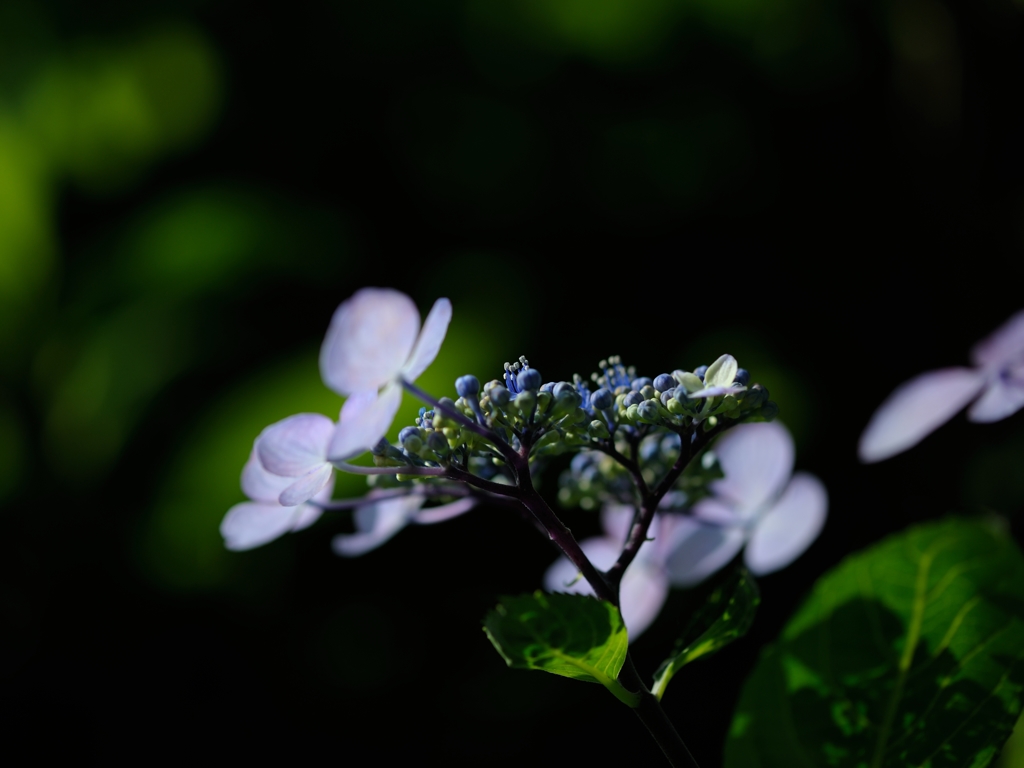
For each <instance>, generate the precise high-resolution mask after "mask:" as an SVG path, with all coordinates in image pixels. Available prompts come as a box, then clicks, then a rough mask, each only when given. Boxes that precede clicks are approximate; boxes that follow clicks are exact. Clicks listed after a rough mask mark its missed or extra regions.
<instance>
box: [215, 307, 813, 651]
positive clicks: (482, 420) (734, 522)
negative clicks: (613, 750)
mask: <svg viewBox="0 0 1024 768" xmlns="http://www.w3.org/2000/svg"><path fill="white" fill-rule="evenodd" d="M450 319H451V304H450V302H449V301H448V300H447V299H439V300H438V301H437V302H436V303H435V304H434V306H433V308H432V309H431V311H430V313H429V314H428V315H427V318H426V320H425V321H424V322H423V324H422V327H421V325H420V316H419V313H418V311H417V310H416V307H415V305H414V304H413V302H412V300H411V299H410V298H409V297H408V296H405V295H404V294H402V293H399V292H398V291H394V290H391V289H383V288H366V289H363V290H361V291H359V292H357V293H356V294H355V295H354V296H352V297H351V298H350V299H348V300H347V301H345V302H344V303H342V304H341V306H339V307H338V309H337V311H336V312H335V313H334V316H333V318H332V319H331V323H330V327H329V328H328V331H327V335H326V338H325V339H324V343H323V347H322V349H321V353H320V371H321V375H322V377H323V380H324V382H325V384H326V385H327V386H328V387H329V388H331V389H332V390H334V391H335V392H337V393H338V394H340V395H344V396H346V398H347V399H346V400H345V401H344V405H343V406H342V408H341V411H340V415H339V418H338V421H337V422H334V421H333V420H331V419H330V418H328V417H327V416H323V415H320V414H310V413H303V414H298V415H295V416H290V417H288V418H286V419H283V420H282V421H279V422H277V423H275V424H272V425H271V426H269V427H267V428H266V429H264V430H263V432H262V433H261V434H260V435H259V436H258V437H257V438H256V441H255V443H254V446H253V450H252V453H251V455H250V458H249V461H248V463H247V464H246V466H245V469H244V470H243V479H242V490H243V491H244V492H245V494H246V495H247V496H248V497H249V498H250V501H248V502H243V503H241V504H237V505H236V506H234V507H233V508H232V509H231V510H230V511H229V512H228V515H227V516H226V517H225V519H224V522H223V524H222V527H221V530H222V533H223V535H224V538H225V543H226V545H227V546H228V547H229V548H231V549H249V548H251V547H255V546H259V545H261V544H264V543H266V542H268V541H270V540H272V539H274V538H276V537H278V536H280V535H283V534H284V533H287V532H290V531H296V530H299V529H301V528H304V527H307V526H308V525H311V524H312V523H313V522H315V521H316V520H317V519H318V518H319V517H320V516H321V514H322V512H323V511H324V510H338V509H344V510H353V511H354V514H353V516H352V520H353V524H354V528H355V531H354V532H352V533H342V534H338V535H337V536H336V537H335V539H334V549H335V551H336V552H337V553H338V554H340V555H343V556H355V555H360V554H363V553H365V552H367V551H369V550H371V549H373V548H375V547H377V546H379V545H381V544H382V543H384V542H385V541H387V540H388V539H390V538H391V537H392V536H394V535H395V534H397V533H398V532H399V531H400V530H401V529H402V528H403V527H405V526H406V525H408V524H410V523H415V524H429V523H435V522H441V521H443V520H447V519H451V518H452V517H455V516H457V515H460V514H463V513H465V512H467V511H468V510H470V509H471V508H473V507H474V506H475V505H477V504H479V503H480V502H481V501H487V502H489V503H492V504H495V503H496V504H504V505H513V506H518V507H519V508H520V509H525V511H527V512H528V513H530V514H532V515H533V517H534V518H535V520H536V522H537V524H538V525H539V527H540V528H541V529H543V530H545V531H546V532H547V533H548V535H549V537H550V538H551V539H552V540H553V541H554V542H555V543H556V545H558V547H559V548H560V549H561V551H562V558H561V559H560V560H559V561H558V563H556V564H555V565H554V566H552V568H551V569H550V570H549V572H548V575H547V577H546V579H545V582H546V584H547V586H548V587H549V588H550V589H552V590H556V591H558V590H563V591H564V590H573V591H586V592H591V593H594V594H597V595H598V596H600V597H602V598H603V599H608V600H610V601H611V602H613V603H614V604H616V605H620V607H621V610H622V612H623V614H624V616H625V617H626V623H627V626H628V627H629V629H630V631H631V633H632V636H634V637H635V636H636V635H638V634H639V633H640V632H642V631H643V629H644V628H645V627H646V626H647V625H648V624H649V623H650V622H651V621H652V620H653V618H654V617H655V616H656V615H657V612H658V609H660V607H661V604H662V603H663V602H664V598H665V595H666V594H667V591H668V589H669V587H670V586H673V585H674V586H688V585H691V584H694V583H696V582H698V581H700V580H701V579H703V578H705V577H707V576H708V575H710V574H711V573H713V572H714V571H716V570H717V569H719V568H721V567H723V566H724V565H726V564H727V563H729V562H730V561H732V560H733V559H734V558H735V557H736V556H737V555H738V554H739V553H740V551H741V550H742V549H743V548H744V546H746V555H745V559H746V563H747V566H748V567H749V568H750V569H751V570H752V571H753V572H755V573H768V572H770V571H772V570H775V569H777V568H780V567H782V566H783V565H785V564H786V563H788V562H789V561H791V560H792V559H793V558H795V557H796V556H798V555H799V554H800V553H801V552H802V551H803V550H804V549H805V548H806V547H807V546H808V545H809V544H810V542H811V541H812V540H813V539H814V538H815V537H816V535H817V533H818V531H819V530H820V528H821V526H822V524H823V522H824V518H825V513H826V507H827V502H826V496H825V492H824V488H823V487H822V486H821V484H820V483H819V482H818V481H817V480H816V479H814V478H811V477H810V476H807V475H797V476H795V477H793V478H792V479H791V477H790V476H791V474H792V467H793V446H792V440H791V439H790V438H789V435H788V433H787V432H786V431H785V429H784V428H783V427H781V426H779V425H778V424H769V423H766V422H769V421H771V419H773V418H774V416H775V414H776V412H777V409H776V406H775V404H774V403H773V402H772V401H771V400H769V397H768V391H767V390H766V389H765V388H764V387H762V386H761V385H760V384H756V383H755V384H752V383H751V382H750V374H749V373H748V372H747V371H745V370H744V369H742V368H740V367H739V365H738V363H737V361H736V359H735V358H733V357H732V356H731V355H722V356H721V357H719V358H718V359H717V360H715V361H714V362H712V363H710V364H708V365H700V366H697V367H695V368H694V369H693V370H684V369H674V370H672V371H671V372H664V373H660V374H658V375H656V376H654V377H647V376H638V375H637V373H636V371H635V370H634V369H633V368H632V367H628V366H626V365H624V364H623V362H622V360H621V359H620V358H618V357H609V358H608V359H606V360H602V361H600V363H599V365H598V370H597V371H596V372H594V373H593V374H591V376H590V377H589V379H586V380H585V379H583V378H582V377H580V376H578V375H575V376H573V377H572V380H571V381H570V380H563V381H547V382H545V381H544V378H543V377H542V376H541V374H540V372H539V371H538V370H537V369H536V368H533V367H532V366H531V365H530V363H529V361H528V360H527V358H526V357H520V358H519V359H518V360H517V361H515V362H512V363H506V364H505V366H504V371H503V373H502V376H501V378H496V379H492V380H490V381H487V382H486V383H484V384H482V385H481V383H480V380H479V379H477V378H476V377H475V376H472V375H465V376H461V377H459V378H458V379H457V380H456V382H455V392H454V394H455V396H456V397H455V398H454V399H452V398H449V397H441V398H439V399H435V398H434V397H433V396H431V395H429V394H428V393H426V392H423V391H422V390H420V389H419V388H418V387H417V386H416V385H415V383H414V382H415V379H416V378H417V377H418V376H419V375H420V374H421V373H422V372H423V371H424V370H425V369H426V367H427V366H428V365H429V364H430V363H431V362H433V360H434V358H435V357H436V356H437V353H438V351H439V349H440V346H441V343H442V341H443V339H444V336H445V333H446V331H447V327H448V323H449V321H450ZM403 390H404V391H407V392H409V393H411V394H413V395H415V396H416V397H418V398H420V399H421V400H422V401H423V402H424V406H423V407H422V408H420V411H419V415H418V417H417V418H416V419H415V423H414V424H412V425H409V426H406V427H404V428H403V429H401V430H400V431H399V433H398V441H397V443H396V444H391V443H390V442H388V441H387V440H386V439H385V437H384V436H385V434H386V433H387V432H388V430H389V429H390V427H391V424H392V422H393V420H394V415H395V413H396V411H397V409H398V405H399V403H400V401H401V397H402V392H403ZM743 422H765V423H759V424H757V423H750V424H745V425H744V426H743V427H741V428H740V429H737V430H736V431H735V432H734V433H732V434H731V435H726V436H723V438H722V440H720V441H719V442H718V443H717V444H715V446H714V447H713V448H711V449H708V450H705V449H707V448H708V446H709V445H710V444H711V443H712V441H714V439H715V438H716V437H717V436H718V435H719V434H721V433H723V432H725V431H726V430H728V429H729V428H730V427H733V426H735V425H737V424H741V423H743ZM367 451H370V452H371V453H372V458H373V466H357V465H354V464H351V463H350V460H351V459H353V458H354V457H356V456H358V455H360V454H363V453H365V452H367ZM564 453H575V454H576V455H575V456H574V457H573V459H572V462H571V465H570V469H569V470H568V471H567V472H565V473H563V476H562V478H561V489H560V493H559V498H560V500H561V502H562V503H563V504H564V505H579V506H581V507H583V508H584V509H596V508H598V507H601V508H602V519H603V521H604V525H605V531H606V535H605V536H604V537H599V538H597V539H590V540H587V541H584V542H582V543H577V542H576V541H575V539H573V538H572V534H571V533H570V532H569V530H568V528H566V527H565V526H564V525H563V524H562V522H561V521H560V520H559V519H558V516H557V515H556V514H555V513H554V511H552V510H551V509H550V508H549V507H548V506H547V505H546V504H545V502H544V501H543V499H542V498H541V497H540V495H539V494H538V493H537V492H536V490H535V489H534V487H533V484H532V475H533V473H534V472H536V471H537V470H538V468H539V466H540V465H542V464H543V463H544V460H546V459H547V458H548V457H552V456H557V455H559V454H564ZM337 470H341V471H347V472H356V473H361V474H365V475H368V480H369V482H370V483H371V485H372V490H371V491H370V492H369V493H368V494H367V495H366V496H364V497H362V498H359V499H349V500H340V501H333V500H331V498H330V493H331V488H332V478H333V476H334V472H335V471H337ZM649 540H652V541H650V543H649V544H648V543H647V542H648V541H649ZM579 574H582V576H583V580H580V579H579V578H578V576H579ZM620 598H621V599H620Z"/></svg>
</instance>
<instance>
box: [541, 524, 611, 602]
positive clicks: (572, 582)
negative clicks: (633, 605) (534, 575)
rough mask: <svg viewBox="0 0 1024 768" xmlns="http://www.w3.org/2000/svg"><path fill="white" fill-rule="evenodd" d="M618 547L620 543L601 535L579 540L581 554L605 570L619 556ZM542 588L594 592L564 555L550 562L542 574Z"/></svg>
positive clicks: (549, 590) (582, 592) (582, 593)
mask: <svg viewBox="0 0 1024 768" xmlns="http://www.w3.org/2000/svg"><path fill="white" fill-rule="evenodd" d="M619 547H620V545H618V544H615V543H613V542H611V541H609V540H608V539H606V538H604V537H603V536H598V537H594V538H590V539H584V540H583V541H581V542H580V549H582V550H583V554H585V555H586V556H587V557H588V558H589V559H590V562H592V563H593V564H594V567H596V568H598V569H599V570H607V569H608V568H611V567H612V565H614V564H615V561H616V560H617V559H618V557H619V551H620V549H619ZM544 588H545V589H546V590H547V591H548V592H569V593H572V594H580V595H592V594H594V590H593V588H592V587H591V586H590V582H588V581H587V580H586V579H584V578H583V577H581V576H580V575H579V570H578V569H577V568H576V566H575V565H573V564H572V562H571V561H570V560H569V558H567V557H566V556H565V555H562V556H561V557H560V558H558V559H557V560H556V561H555V562H554V563H552V564H551V565H550V567H549V568H548V570H547V572H546V573H545V574H544Z"/></svg>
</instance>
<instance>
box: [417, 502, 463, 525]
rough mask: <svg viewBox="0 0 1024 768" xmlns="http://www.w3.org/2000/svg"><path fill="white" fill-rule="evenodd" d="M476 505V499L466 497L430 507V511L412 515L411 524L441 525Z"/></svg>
mask: <svg viewBox="0 0 1024 768" xmlns="http://www.w3.org/2000/svg"><path fill="white" fill-rule="evenodd" d="M476 505H477V500H476V499H474V498H472V497H466V498H465V499H458V500H456V501H452V502H449V503H448V504H441V505H440V506H437V507H430V509H421V510H420V511H419V512H417V513H416V514H415V515H413V518H412V519H413V522H415V523H419V524H420V525H431V524H433V523H443V522H444V521H445V520H451V519H452V518H453V517H458V516H459V515H463V514H465V513H466V512H469V510H471V509H472V508H473V507H475V506H476Z"/></svg>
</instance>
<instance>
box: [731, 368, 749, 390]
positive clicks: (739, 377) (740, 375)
mask: <svg viewBox="0 0 1024 768" xmlns="http://www.w3.org/2000/svg"><path fill="white" fill-rule="evenodd" d="M735 381H736V383H737V384H740V385H741V386H744V387H745V386H747V383H748V382H749V381H750V372H749V371H748V370H747V369H746V368H740V369H739V370H738V371H736V379H735Z"/></svg>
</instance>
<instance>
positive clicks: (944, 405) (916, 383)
mask: <svg viewBox="0 0 1024 768" xmlns="http://www.w3.org/2000/svg"><path fill="white" fill-rule="evenodd" d="M984 383H985V379H984V377H983V376H982V375H981V374H980V373H978V372H977V371H972V370H971V369H969V368H944V369H942V370H940V371H930V372H928V373H923V374H921V375H920V376H918V377H916V378H913V379H911V380H910V381H908V382H906V383H905V384H902V385H900V386H899V387H897V389H896V391H895V392H893V393H892V394H891V395H889V397H888V399H887V400H886V401H885V402H884V403H882V405H881V406H880V407H879V409H878V410H877V411H875V413H874V415H873V416H872V417H871V421H870V422H868V426H867V429H865V430H864V433H863V434H862V435H861V436H860V446H859V447H858V454H859V455H860V460H861V461H863V462H872V461H881V460H882V459H887V458H889V457H890V456H895V455H896V454H897V453H900V452H901V451H905V450H906V449H907V448H910V447H911V446H913V445H917V444H918V443H919V442H920V441H921V440H922V439H923V438H924V437H926V436H927V435H929V434H930V433H931V432H933V431H934V430H935V429H937V428H938V427H940V426H942V425H943V424H945V423H946V422H947V421H949V420H950V419H951V418H953V416H955V415H956V413H957V411H959V410H960V409H961V408H963V407H964V406H965V405H967V403H969V402H970V401H971V400H972V399H973V398H974V397H975V396H976V395H977V394H978V393H979V392H980V391H981V388H982V386H984Z"/></svg>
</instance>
